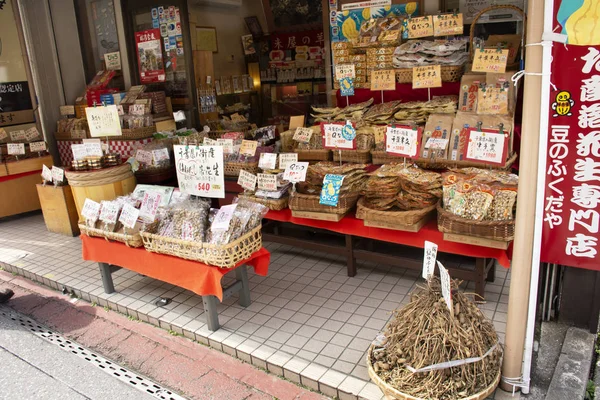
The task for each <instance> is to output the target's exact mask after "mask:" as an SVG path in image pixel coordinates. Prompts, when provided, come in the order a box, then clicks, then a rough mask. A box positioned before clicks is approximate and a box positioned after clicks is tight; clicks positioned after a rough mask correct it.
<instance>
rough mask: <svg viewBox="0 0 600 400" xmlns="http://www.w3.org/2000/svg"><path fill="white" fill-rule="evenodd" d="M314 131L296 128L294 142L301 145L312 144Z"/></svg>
mask: <svg viewBox="0 0 600 400" xmlns="http://www.w3.org/2000/svg"><path fill="white" fill-rule="evenodd" d="M312 134H313V130H312V129H311V128H301V127H298V128H296V132H294V137H293V140H295V141H296V142H299V143H308V142H310V138H311V137H312Z"/></svg>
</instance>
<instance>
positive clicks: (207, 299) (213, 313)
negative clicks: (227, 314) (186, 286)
mask: <svg viewBox="0 0 600 400" xmlns="http://www.w3.org/2000/svg"><path fill="white" fill-rule="evenodd" d="M218 302H219V300H218V299H217V298H216V297H215V296H202V303H203V304H204V314H206V324H207V325H208V330H209V331H216V330H217V329H219V327H220V325H219V314H218V313H217V304H218Z"/></svg>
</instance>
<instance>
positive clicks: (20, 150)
mask: <svg viewBox="0 0 600 400" xmlns="http://www.w3.org/2000/svg"><path fill="white" fill-rule="evenodd" d="M7 148H8V149H7V150H8V154H10V155H21V154H25V143H9V144H8V145H7Z"/></svg>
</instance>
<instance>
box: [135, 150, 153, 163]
mask: <svg viewBox="0 0 600 400" xmlns="http://www.w3.org/2000/svg"><path fill="white" fill-rule="evenodd" d="M135 159H136V160H138V162H139V163H140V164H152V160H153V156H152V153H150V152H149V151H146V150H141V149H140V150H138V151H136V152H135Z"/></svg>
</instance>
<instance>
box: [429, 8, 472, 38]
mask: <svg viewBox="0 0 600 400" xmlns="http://www.w3.org/2000/svg"><path fill="white" fill-rule="evenodd" d="M464 28H465V26H464V24H463V15H462V13H457V14H440V15H434V16H433V36H451V35H462V34H463V31H464Z"/></svg>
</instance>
